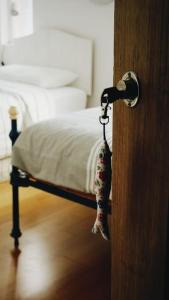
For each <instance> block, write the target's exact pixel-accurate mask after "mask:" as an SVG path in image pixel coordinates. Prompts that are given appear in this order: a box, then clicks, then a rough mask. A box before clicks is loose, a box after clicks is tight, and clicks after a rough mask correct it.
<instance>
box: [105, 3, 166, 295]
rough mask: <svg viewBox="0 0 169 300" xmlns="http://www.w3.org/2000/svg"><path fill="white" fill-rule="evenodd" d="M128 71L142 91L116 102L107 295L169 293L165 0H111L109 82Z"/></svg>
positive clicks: (116, 79) (119, 77)
mask: <svg viewBox="0 0 169 300" xmlns="http://www.w3.org/2000/svg"><path fill="white" fill-rule="evenodd" d="M126 71H134V72H135V73H136V74H137V75H138V78H139V81H140V87H141V95H140V101H139V104H138V105H137V106H136V107H135V108H133V109H132V108H128V107H127V106H125V104H124V103H123V102H122V101H119V102H116V103H115V104H114V113H113V115H114V125H113V126H114V127H113V135H114V137H113V205H112V206H113V207H112V296H111V299H112V300H156V299H158V300H163V299H169V296H168V294H167V293H168V291H167V284H169V276H168V275H167V274H168V258H167V255H169V249H168V248H167V247H168V246H167V244H168V242H167V240H168V238H167V236H168V202H169V1H168V0H163V1H160V0H127V1H126V0H115V76H114V83H117V81H118V80H120V79H121V76H122V75H123V74H124V73H125V72H126ZM167 276H168V277H167ZM167 281H168V282H167Z"/></svg>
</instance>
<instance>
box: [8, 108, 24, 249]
mask: <svg viewBox="0 0 169 300" xmlns="http://www.w3.org/2000/svg"><path fill="white" fill-rule="evenodd" d="M17 115H18V112H17V108H16V107H15V106H11V107H10V109H9V116H10V119H11V131H10V134H9V137H10V139H11V142H12V146H13V145H14V143H15V141H16V139H17V137H18V136H19V132H18V130H17ZM17 176H18V171H17V168H15V167H14V166H13V167H12V173H11V184H12V201H13V205H12V219H13V228H12V231H11V236H12V237H13V238H14V246H15V248H18V246H19V237H20V236H21V235H22V233H21V230H20V224H19V223H20V220H19V219H20V216H19V185H18V183H17Z"/></svg>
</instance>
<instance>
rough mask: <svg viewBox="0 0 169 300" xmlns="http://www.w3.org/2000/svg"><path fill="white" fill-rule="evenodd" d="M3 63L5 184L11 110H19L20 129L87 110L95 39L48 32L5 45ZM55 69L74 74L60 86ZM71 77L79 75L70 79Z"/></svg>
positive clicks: (0, 167)
mask: <svg viewBox="0 0 169 300" xmlns="http://www.w3.org/2000/svg"><path fill="white" fill-rule="evenodd" d="M45 41H47V43H46V42H45ZM2 61H3V63H4V64H5V67H3V66H2V67H0V99H1V100H0V124H1V125H0V140H1V143H0V181H3V180H6V179H7V178H8V175H7V174H8V173H9V168H10V164H9V163H10V156H11V145H10V140H9V138H8V133H9V130H10V122H9V118H8V109H9V106H11V105H13V106H16V107H17V110H18V112H19V118H18V128H19V130H24V129H25V128H27V127H28V126H30V125H32V124H34V123H36V122H39V121H42V120H47V119H49V118H54V117H56V116H57V115H58V114H60V113H63V112H72V111H78V110H81V109H84V108H85V107H86V104H87V96H88V95H90V94H91V90H92V84H91V83H92V80H91V78H92V41H91V40H88V39H84V38H82V37H78V36H75V35H73V34H70V33H66V32H63V31H60V30H55V29H46V30H45V29H44V30H41V31H39V32H37V33H35V34H33V35H31V36H28V37H25V38H21V39H17V40H16V41H15V42H14V44H12V45H8V46H5V48H4V51H3V57H1V62H2ZM5 68H6V69H5ZM18 68H20V69H18ZM5 70H7V72H6V71H5ZM11 70H12V71H11ZM18 70H19V71H18ZM56 70H57V72H58V71H59V72H62V73H63V71H67V72H69V73H68V74H67V73H66V75H67V76H68V75H69V77H67V78H66V80H67V81H66V82H65V81H64V82H63V81H62V80H61V81H59V83H58V84H56V81H54V80H53V78H54V77H53V73H52V72H53V71H55V73H56V76H57V74H58V73H57V72H56ZM15 71H16V72H15ZM18 72H20V73H18ZM31 72H32V73H31ZM35 73H36V76H35ZM70 73H71V74H70ZM32 74H33V75H32ZM47 74H49V75H50V78H49V76H48V77H46V75H47ZM59 74H60V73H59ZM72 74H73V75H74V74H75V75H76V76H74V77H70V75H71V76H72ZM42 75H45V77H43V76H42ZM54 75H55V74H54ZM32 76H34V77H33V80H32ZM64 76H65V74H64ZM42 77H43V78H42ZM39 78H40V79H39ZM64 78H65V77H64ZM72 78H73V79H72ZM61 79H63V77H61ZM46 83H48V85H47V86H46ZM55 85H56V86H55Z"/></svg>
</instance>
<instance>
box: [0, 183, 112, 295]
mask: <svg viewBox="0 0 169 300" xmlns="http://www.w3.org/2000/svg"><path fill="white" fill-rule="evenodd" d="M20 204H21V224H22V231H23V236H22V238H21V244H20V252H15V251H13V242H12V239H11V238H10V237H9V232H10V230H11V188H10V185H9V184H8V183H1V184H0V236H1V242H0V299H1V300H9V299H10V300H28V299H29V300H53V299H55V300H62V299H63V300H86V299H87V300H90V299H92V300H95V299H97V300H110V243H109V242H106V241H104V240H102V238H101V237H100V236H95V235H93V234H92V233H91V228H92V225H93V222H94V219H95V214H96V211H95V210H93V209H90V208H87V207H84V206H81V205H79V204H76V203H73V202H71V201H67V200H65V199H62V198H60V197H56V196H53V195H49V194H47V193H45V192H42V191H39V190H36V189H31V188H29V189H23V188H22V189H21V191H20Z"/></svg>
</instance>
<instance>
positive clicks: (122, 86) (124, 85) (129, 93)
mask: <svg viewBox="0 0 169 300" xmlns="http://www.w3.org/2000/svg"><path fill="white" fill-rule="evenodd" d="M138 98H139V83H138V79H137V76H136V74H135V73H134V72H132V71H130V72H127V73H125V74H124V76H123V77H122V79H121V80H120V81H119V82H118V83H117V85H116V86H115V87H110V88H107V89H105V90H104V91H103V93H102V96H101V103H107V104H109V103H113V102H115V101H117V100H124V102H125V104H126V105H127V106H129V107H134V106H135V105H136V104H137V102H138Z"/></svg>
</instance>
